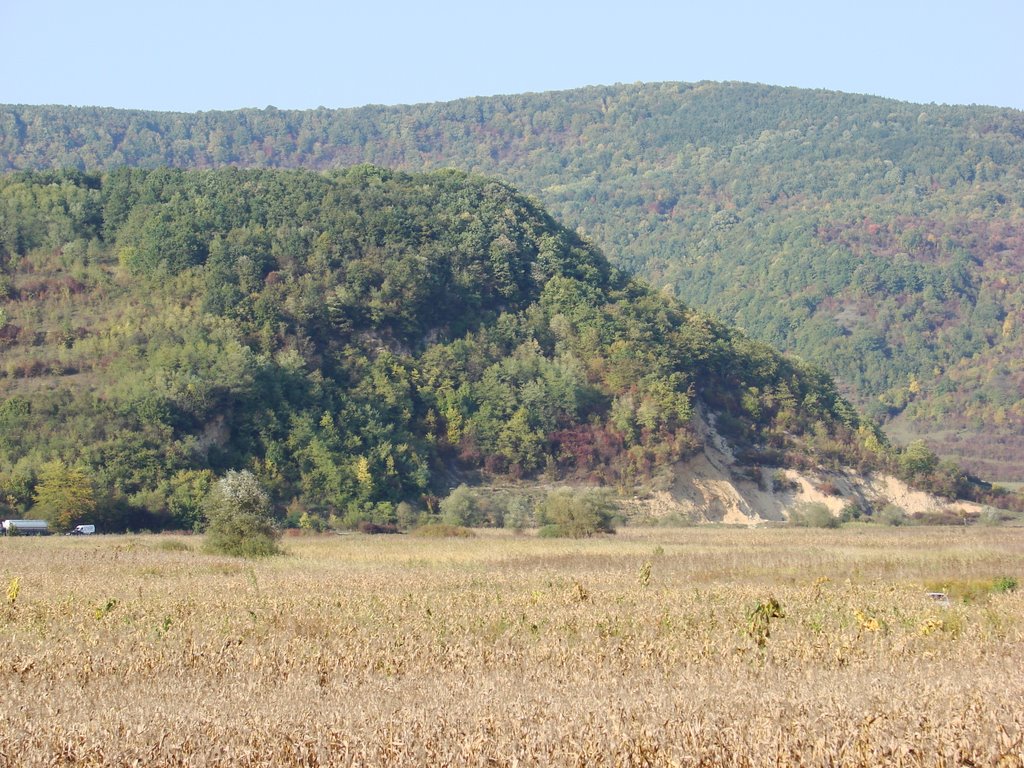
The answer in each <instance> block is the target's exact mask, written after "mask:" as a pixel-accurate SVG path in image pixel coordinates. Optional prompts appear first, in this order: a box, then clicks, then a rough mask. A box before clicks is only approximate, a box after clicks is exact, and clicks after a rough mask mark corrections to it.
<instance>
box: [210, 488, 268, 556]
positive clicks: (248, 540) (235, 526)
mask: <svg viewBox="0 0 1024 768" xmlns="http://www.w3.org/2000/svg"><path fill="white" fill-rule="evenodd" d="M206 519H207V526H206V548H207V549H209V550H210V551H212V552H218V553H221V554H225V555H234V556H236V557H264V556H266V555H275V554H279V553H280V548H279V547H278V544H277V540H278V537H279V535H280V534H279V532H278V530H277V528H276V526H275V525H274V520H273V517H272V516H271V507H270V498H269V497H268V496H267V493H266V491H264V490H263V488H262V487H261V486H260V484H259V481H258V480H257V479H256V476H255V475H253V474H252V473H251V472H249V471H248V470H242V471H241V472H236V471H229V472H228V473H227V475H225V476H224V477H222V478H221V479H220V480H218V481H217V482H216V483H214V484H213V489H212V490H211V492H210V496H209V497H208V499H207V506H206Z"/></svg>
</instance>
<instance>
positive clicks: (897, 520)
mask: <svg viewBox="0 0 1024 768" xmlns="http://www.w3.org/2000/svg"><path fill="white" fill-rule="evenodd" d="M875 520H877V521H878V522H880V523H884V524H885V525H903V524H904V523H906V522H907V513H906V511H905V510H904V509H903V507H898V506H896V505H895V504H886V505H885V506H884V507H882V509H881V511H879V513H878V514H877V515H875Z"/></svg>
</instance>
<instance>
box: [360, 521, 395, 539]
mask: <svg viewBox="0 0 1024 768" xmlns="http://www.w3.org/2000/svg"><path fill="white" fill-rule="evenodd" d="M358 531H359V532H360V533H366V534H369V535H371V536H373V535H377V534H381V533H398V526H397V525H395V524H394V523H372V522H370V521H369V520H363V521H362V522H361V523H359V527H358Z"/></svg>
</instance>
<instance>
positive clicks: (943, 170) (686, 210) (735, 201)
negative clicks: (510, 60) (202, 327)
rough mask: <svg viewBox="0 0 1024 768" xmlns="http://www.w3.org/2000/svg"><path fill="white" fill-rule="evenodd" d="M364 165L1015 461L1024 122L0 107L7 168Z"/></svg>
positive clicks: (855, 113)
mask: <svg viewBox="0 0 1024 768" xmlns="http://www.w3.org/2000/svg"><path fill="white" fill-rule="evenodd" d="M362 162H373V163H377V164H383V165H388V166H395V167H404V168H414V169H421V168H432V167H439V166H457V167H461V168H464V169H467V170H471V171H474V172H482V173H486V174H490V175H498V176H499V177H501V178H502V179H505V180H507V181H510V182H512V183H514V184H516V185H517V186H518V187H520V188H521V189H523V190H524V191H526V192H527V193H529V194H532V195H534V196H535V197H537V198H538V199H539V200H540V201H541V202H542V203H543V204H544V205H545V206H547V207H548V208H549V209H550V210H551V211H552V212H553V213H554V214H555V215H556V216H557V217H558V218H559V219H560V220H561V221H562V222H564V223H566V224H567V225H568V226H570V227H573V228H576V229H578V230H579V231H580V232H581V233H583V234H584V235H585V236H586V237H587V238H589V239H590V240H592V241H593V242H595V243H596V244H597V245H598V246H599V247H601V248H603V249H604V250H605V251H606V252H607V253H608V254H609V255H610V257H611V258H612V259H613V261H614V263H615V264H616V265H617V266H620V267H624V268H628V269H631V270H636V271H638V272H639V273H640V274H641V275H643V276H645V277H646V278H647V279H649V280H650V281H651V282H652V283H653V284H654V285H655V286H656V287H658V288H659V289H661V288H662V287H668V289H669V290H671V292H673V293H674V294H675V295H676V296H677V297H679V298H681V299H682V300H683V301H685V302H687V303H689V304H691V305H692V306H695V307H701V308H704V309H706V310H707V311H709V312H711V313H712V314H714V316H716V317H717V318H719V319H721V320H723V321H725V322H728V323H730V324H732V323H735V324H738V325H739V326H741V327H742V328H744V329H745V330H746V331H747V332H748V333H749V334H751V335H752V336H753V337H755V338H758V339H761V340H764V341H767V342H769V343H771V344H772V345H775V346H778V347H781V348H782V349H785V350H788V351H790V352H793V353H795V354H797V355H799V356H800V357H802V358H804V359H807V360H809V361H813V362H817V363H819V364H821V365H823V366H825V367H826V368H827V369H828V370H829V371H830V372H831V373H833V374H834V375H835V376H836V377H837V379H838V381H839V383H840V386H841V387H842V389H843V391H844V392H846V393H847V394H848V395H849V396H850V397H852V398H853V399H854V401H855V402H856V403H857V404H858V405H859V406H861V407H862V408H864V409H865V410H866V412H867V413H868V414H869V415H871V416H873V417H876V418H880V419H883V420H888V421H889V422H890V428H891V429H892V430H894V431H895V432H896V433H897V434H899V436H900V437H903V438H906V439H910V438H912V437H914V436H915V435H926V436H927V437H928V439H929V441H930V443H931V445H932V446H933V447H934V448H936V449H937V450H939V451H940V452H941V453H944V454H949V455H953V456H958V457H961V458H963V459H964V460H966V462H967V463H968V465H970V466H972V467H974V468H975V469H977V470H979V471H981V472H983V473H984V474H986V475H988V476H993V477H1003V478H1004V479H1015V474H1016V473H1019V468H1020V466H1021V465H1022V464H1024V399H1022V392H1024V363H1022V360H1024V328H1022V326H1024V281H1022V280H1021V265H1022V264H1024V239H1022V233H1024V114H1022V113H1020V112H1017V111H1014V110H1007V109H995V108H987V107H947V106H936V105H926V106H925V105H916V104H907V103H901V102H895V101H891V100H884V99H879V98H874V97H866V96H854V95H846V94H839V93H832V92H824V91H806V90H797V89H783V88H772V87H767V86H756V85H745V84H736V83H728V84H714V83H702V84H696V85H686V84H671V83H670V84H652V85H627V86H614V87H599V88H586V89H581V90H576V91H567V92H561V93H544V94H526V95H520V96H507V97H494V98H481V99H467V100H462V101H457V102H451V103H446V104H431V105H420V106H405V107H365V108H361V109H355V110H326V109H319V110H313V111H303V112H284V111H280V110H276V109H273V108H267V109H265V110H243V111H238V112H209V113H199V114H191V115H187V114H159V113H144V112H130V111H117V110H105V109H70V108H63V107H0V163H2V164H3V165H4V167H6V168H7V169H18V168H39V167H60V166H73V167H78V168H84V169H104V168H112V167H115V166H118V165H123V164H128V165H135V166H144V167H155V166H160V165H167V164H169V165H172V166H188V167H216V166H222V165H229V164H234V165H251V166H300V165H301V166H308V167H314V168H331V167H339V166H347V165H352V164H358V163H362ZM4 226H7V227H9V226H10V225H9V223H6V224H5V223H4V222H3V221H0V228H2V227H4ZM0 231H3V230H2V229H0Z"/></svg>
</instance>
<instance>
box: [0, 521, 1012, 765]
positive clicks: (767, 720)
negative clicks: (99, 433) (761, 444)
mask: <svg viewBox="0 0 1024 768" xmlns="http://www.w3.org/2000/svg"><path fill="white" fill-rule="evenodd" d="M475 534H476V535H474V536H472V537H470V538H445V537H413V536H364V535H360V534H349V535H344V536H337V535H303V536H291V537H286V538H285V539H284V541H283V542H282V546H283V549H284V550H285V554H284V555H283V556H280V557H270V558H261V559H258V560H242V559H235V558H230V557H225V556H220V555H214V554H210V553H208V552H207V551H206V550H205V549H204V546H203V542H202V540H201V538H200V537H197V536H172V535H145V536H143V535H140V536H104V537H95V538H88V539H72V538H50V539H45V540H39V539H27V538H11V539H4V540H0V648H2V649H3V652H2V654H0V722H2V723H3V727H2V728H0V766H14V765H18V766H43V765H46V766H60V765H89V766H102V765H132V764H138V765H168V766H176V765H225V766H226V765H230V766H253V765H306V766H322V765H453V764H457V765H497V766H511V765H524V764H529V765H734V766H767V765H793V764H812V765H836V766H838V765H904V766H932V765H935V766H939V765H946V766H952V765H990V766H996V765H999V766H1021V765H1022V764H1024V710H1022V709H1021V707H1020V702H1021V701H1022V698H1024V677H1022V676H1021V675H1020V674H1019V671H1020V650H1021V648H1022V647H1024V592H1022V591H1021V590H1018V589H1017V579H1018V578H1019V575H1020V573H1021V570H1022V566H1024V555H1022V553H1024V530H1022V529H1019V528H992V527H986V526H973V527H970V528H948V527H945V528H931V527H900V528H893V527H881V526H865V525H860V524H855V523H854V524H848V525H846V526H844V527H843V528H841V529H838V530H826V529H815V528H802V529H794V528H788V529H779V528H754V529H736V528H733V529H726V528H714V527H701V528H688V529H669V530H666V529H636V528H624V529H620V530H619V532H618V533H617V535H615V536H596V537H592V538H588V539H582V540H569V539H543V538H539V537H537V536H534V535H531V534H528V533H527V534H522V533H519V534H517V533H515V532H513V531H499V530H478V531H476V532H475ZM4 587H5V588H6V592H4V591H3V589H2V588H4ZM940 590H941V591H944V592H945V593H946V594H947V599H946V600H934V599H932V598H930V597H929V596H928V592H930V591H940Z"/></svg>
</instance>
